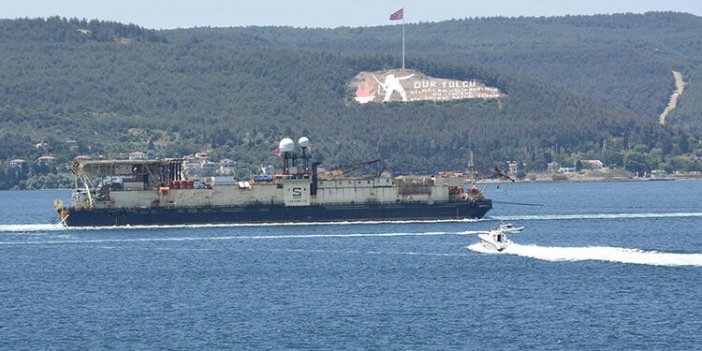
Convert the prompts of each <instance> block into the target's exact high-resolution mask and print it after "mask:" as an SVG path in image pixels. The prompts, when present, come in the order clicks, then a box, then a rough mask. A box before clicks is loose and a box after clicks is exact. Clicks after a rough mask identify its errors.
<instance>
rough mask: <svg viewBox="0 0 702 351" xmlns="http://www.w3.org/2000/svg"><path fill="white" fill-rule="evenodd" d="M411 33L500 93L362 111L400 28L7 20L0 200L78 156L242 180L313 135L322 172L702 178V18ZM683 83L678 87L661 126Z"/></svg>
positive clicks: (426, 53) (57, 174)
mask: <svg viewBox="0 0 702 351" xmlns="http://www.w3.org/2000/svg"><path fill="white" fill-rule="evenodd" d="M406 30H407V43H408V47H407V66H408V67H410V68H412V69H415V70H418V71H421V72H423V73H425V74H427V75H429V76H433V77H438V78H450V79H459V80H469V79H477V80H479V81H482V82H484V83H486V84H487V85H489V86H495V87H498V88H499V89H501V90H502V91H504V92H505V93H506V94H507V97H506V98H503V99H498V100H482V99H477V100H463V101H454V102H443V103H431V102H415V103H387V104H375V105H359V104H357V103H355V102H354V101H353V99H352V97H353V91H352V90H351V89H349V87H348V82H349V81H350V80H351V79H352V78H353V77H354V76H355V75H356V74H357V73H358V72H360V71H375V70H382V69H390V68H397V67H399V66H400V55H399V48H400V39H399V35H398V27H396V26H382V27H363V28H337V29H312V28H288V27H242V28H191V29H178V30H166V31H155V30H149V29H144V28H141V27H139V26H136V25H124V24H119V23H113V22H101V21H86V20H79V19H65V18H58V17H52V18H47V19H16V20H0V45H1V46H2V47H3V50H2V52H1V53H0V189H8V188H42V187H58V186H67V185H68V184H70V182H69V180H68V177H67V176H66V169H65V165H66V164H67V163H68V162H69V161H70V160H72V159H73V158H74V157H76V156H79V155H87V156H90V157H93V158H99V157H104V158H109V157H125V156H126V155H127V154H128V153H129V152H132V151H135V150H140V151H143V152H146V153H147V154H148V155H149V156H150V157H180V156H184V155H188V154H194V153H196V152H200V151H207V152H209V154H210V156H211V157H212V158H213V159H222V158H229V159H232V160H235V161H236V162H237V167H238V168H237V171H236V172H237V175H238V176H242V177H243V176H247V175H249V174H251V173H255V172H257V171H258V169H259V167H260V165H261V164H271V163H276V162H277V160H276V159H275V157H274V156H273V155H272V154H271V151H272V150H273V149H275V148H276V147H277V143H278V141H279V140H280V139H281V138H283V137H292V138H297V137H299V136H303V135H305V136H308V137H309V138H310V140H312V152H313V155H314V156H313V158H314V159H316V160H318V161H321V162H323V163H324V164H325V165H328V166H333V165H342V164H351V163H356V162H360V161H365V160H372V159H378V158H380V159H383V160H384V162H385V165H386V167H387V168H389V169H391V170H393V171H394V172H396V173H429V174H431V173H434V172H438V171H446V170H453V171H464V170H465V169H466V164H467V155H468V154H469V152H470V151H472V152H473V154H474V155H475V161H476V165H477V167H478V169H479V170H480V171H482V172H484V173H488V172H489V170H490V169H492V168H493V167H494V166H495V165H503V164H504V163H506V162H508V161H513V162H518V163H520V165H522V166H523V167H521V170H522V172H523V174H527V173H529V172H534V171H544V170H546V169H547V167H548V164H549V163H554V162H556V163H559V164H561V165H562V166H567V167H574V166H575V165H576V163H577V162H578V161H579V160H593V159H597V160H601V161H602V162H603V163H604V164H605V165H606V166H608V167H616V168H623V169H627V170H629V171H632V172H638V173H645V172H650V171H652V170H656V169H661V170H665V171H667V172H674V171H682V172H695V171H697V172H699V171H701V170H702V166H701V163H700V160H699V157H700V156H701V155H702V147H701V146H700V131H702V119H700V118H699V116H702V86H699V85H697V84H696V79H697V77H700V76H702V61H700V60H699V57H702V45H700V44H702V39H700V37H699V33H700V32H701V31H702V18H699V17H695V16H692V15H688V14H680V13H647V14H642V15H638V14H623V15H607V16H605V15H602V16H566V17H557V18H473V19H457V20H451V21H445V22H440V23H415V24H408V25H407V28H406ZM673 71H678V72H681V75H682V77H683V80H684V82H685V90H684V93H683V94H682V95H681V96H679V97H678V101H677V107H676V108H675V109H674V110H672V111H670V112H669V114H668V116H667V117H666V124H665V125H664V126H662V125H660V124H659V119H658V117H659V115H660V114H661V112H662V111H663V110H664V109H665V108H666V106H667V103H668V101H669V99H670V96H671V94H672V93H673V91H674V89H675V80H674V76H673V74H672V72H673ZM46 155H51V157H53V158H52V159H51V160H50V161H46V160H43V161H39V158H40V157H41V156H46ZM17 160H24V161H25V162H12V161H17Z"/></svg>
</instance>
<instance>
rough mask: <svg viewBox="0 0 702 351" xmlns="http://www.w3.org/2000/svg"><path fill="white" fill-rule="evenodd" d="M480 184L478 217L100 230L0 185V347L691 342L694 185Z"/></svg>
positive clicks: (695, 304) (699, 205) (561, 346)
mask: <svg viewBox="0 0 702 351" xmlns="http://www.w3.org/2000/svg"><path fill="white" fill-rule="evenodd" d="M485 191H486V193H487V195H488V196H489V197H491V198H493V199H494V200H495V208H494V209H493V210H492V211H491V212H489V213H488V216H487V218H485V219H483V220H480V221H465V222H437V223H365V224H343V223H342V224H326V225H252V226H180V227H156V228H103V229H98V228H92V229H90V228H89V229H67V228H62V227H60V226H58V225H57V224H55V223H56V222H57V219H56V215H55V213H54V211H53V205H52V202H53V199H54V198H62V199H63V200H64V202H67V201H68V197H69V193H68V192H65V191H63V192H59V191H39V192H12V191H5V192H0V213H2V215H1V216H0V349H2V350H78V349H91V350H92V349H115V350H137V349H139V350H141V349H168V350H170V349H181V350H193V349H202V350H214V349H230V350H246V349H250V350H263V349H301V350H310V349H352V350H368V349H392V350H493V349H496V350H524V349H540V350H603V349H608V350H693V349H701V348H702V312H701V311H702V289H701V288H702V196H700V194H702V181H681V180H678V181H673V182H601V183H600V182H592V183H515V184H503V185H502V186H501V187H500V188H499V189H498V188H497V187H496V185H494V184H491V185H486V186H485ZM516 203H520V204H539V205H542V206H525V205H517V204H516ZM501 222H511V223H513V224H515V225H522V226H525V227H526V229H525V230H524V232H523V233H522V234H517V235H513V236H511V239H512V240H513V241H514V242H515V244H514V245H513V246H511V247H510V248H508V249H507V250H506V251H505V252H503V253H499V254H495V253H486V252H485V250H484V249H483V248H482V247H481V246H480V245H478V244H477V241H478V240H477V237H476V235H475V234H476V233H477V232H479V231H484V230H487V229H489V228H490V227H491V226H494V225H497V224H499V223H501Z"/></svg>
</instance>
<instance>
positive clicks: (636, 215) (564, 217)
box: [490, 212, 702, 221]
mask: <svg viewBox="0 0 702 351" xmlns="http://www.w3.org/2000/svg"><path fill="white" fill-rule="evenodd" d="M689 217H702V212H672V213H590V214H587V213H586V214H546V215H524V216H494V217H490V219H493V220H498V221H553V220H557V221H558V220H573V219H637V218H689Z"/></svg>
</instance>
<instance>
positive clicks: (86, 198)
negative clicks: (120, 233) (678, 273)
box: [55, 137, 492, 226]
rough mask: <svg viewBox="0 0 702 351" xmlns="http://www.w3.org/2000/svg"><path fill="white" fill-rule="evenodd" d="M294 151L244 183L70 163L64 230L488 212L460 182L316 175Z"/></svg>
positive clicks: (171, 164) (179, 171)
mask: <svg viewBox="0 0 702 351" xmlns="http://www.w3.org/2000/svg"><path fill="white" fill-rule="evenodd" d="M298 146H299V148H300V149H301V156H300V155H299V154H298V153H297V152H295V144H294V142H293V141H292V140H291V139H289V138H285V139H283V140H282V141H281V142H280V144H279V151H280V153H281V156H282V160H283V169H282V172H280V173H278V174H272V175H262V176H256V177H254V178H252V179H250V180H247V181H218V179H217V178H216V177H211V178H200V179H186V177H184V172H183V160H182V159H159V160H80V161H74V162H73V163H72V164H71V171H72V173H73V175H74V178H75V181H74V184H75V187H74V189H73V193H72V204H71V205H70V206H63V205H62V204H61V203H60V201H57V202H56V204H55V205H56V209H57V211H58V212H59V216H60V220H61V222H62V223H64V224H65V225H67V226H125V225H183V224H226V223H295V222H343V221H405V220H426V221H430V220H460V219H477V218H482V217H483V216H484V215H485V213H486V212H487V211H489V210H490V209H491V208H492V202H491V201H490V200H489V199H486V198H485V197H484V196H483V194H482V193H481V192H480V191H479V190H478V189H477V188H476V187H475V186H474V185H472V186H471V187H469V188H468V189H466V188H465V186H464V185H465V184H466V180H465V179H464V178H463V177H450V176H441V175H436V176H426V177H417V176H415V177H391V176H389V175H387V174H376V175H373V176H365V177H350V176H345V175H343V174H336V175H335V174H330V173H328V172H319V171H318V164H317V163H312V164H310V157H309V152H308V146H309V140H308V139H307V138H305V137H303V138H300V140H299V141H298ZM300 161H301V162H300ZM298 163H301V164H298ZM93 184H96V185H93Z"/></svg>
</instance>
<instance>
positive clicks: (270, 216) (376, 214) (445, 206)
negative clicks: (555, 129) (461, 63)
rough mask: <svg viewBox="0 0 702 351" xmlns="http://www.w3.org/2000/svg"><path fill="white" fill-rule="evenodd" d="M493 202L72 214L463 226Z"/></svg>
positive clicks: (83, 221) (78, 218)
mask: <svg viewBox="0 0 702 351" xmlns="http://www.w3.org/2000/svg"><path fill="white" fill-rule="evenodd" d="M491 208H492V202H490V201H489V200H487V201H474V202H471V201H466V202H459V203H441V204H432V205H429V204H392V205H381V204H375V205H359V204H348V205H316V206H270V205H268V206H222V207H180V208H166V207H152V208H129V209H125V208H111V209H77V208H69V209H68V217H67V218H66V219H65V224H66V225H67V226H69V227H85V226H95V227H99V226H126V225H187V224H228V223H296V222H312V223H314V222H343V221H352V222H358V221H403V220H426V221H430V220H460V219H478V218H482V217H483V216H484V215H485V213H487V211H489V210H490V209H491Z"/></svg>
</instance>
